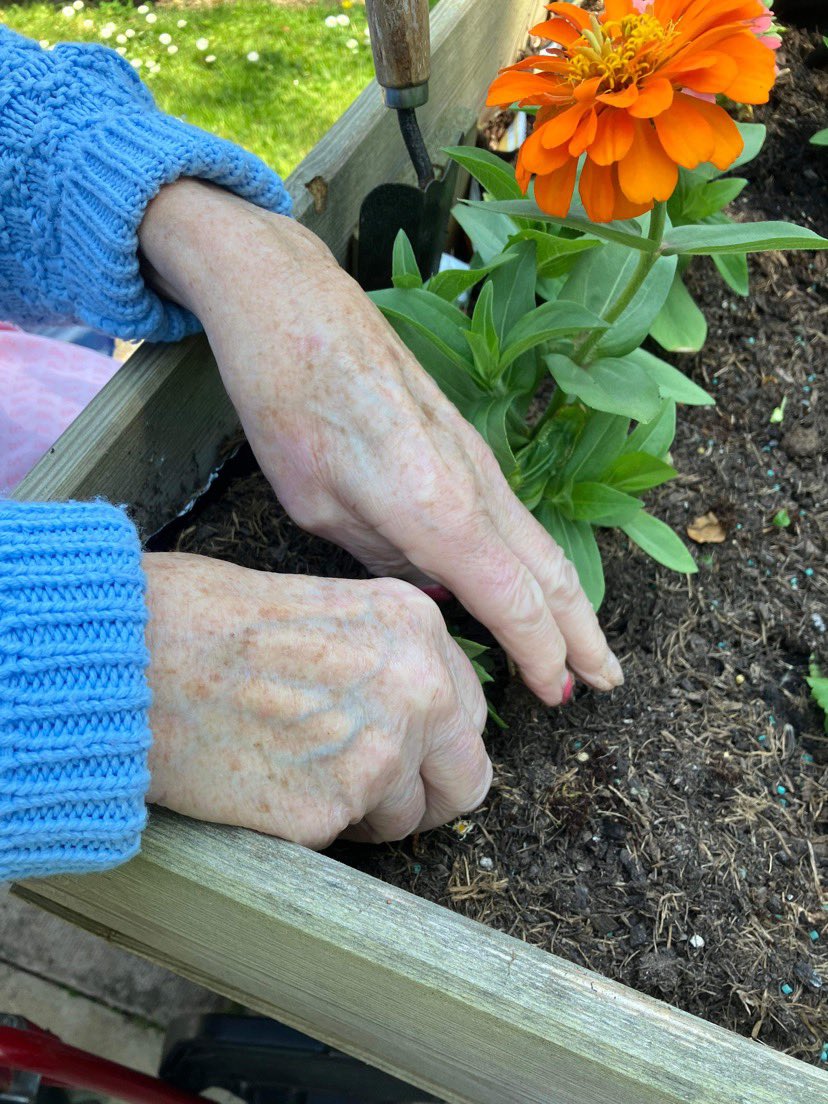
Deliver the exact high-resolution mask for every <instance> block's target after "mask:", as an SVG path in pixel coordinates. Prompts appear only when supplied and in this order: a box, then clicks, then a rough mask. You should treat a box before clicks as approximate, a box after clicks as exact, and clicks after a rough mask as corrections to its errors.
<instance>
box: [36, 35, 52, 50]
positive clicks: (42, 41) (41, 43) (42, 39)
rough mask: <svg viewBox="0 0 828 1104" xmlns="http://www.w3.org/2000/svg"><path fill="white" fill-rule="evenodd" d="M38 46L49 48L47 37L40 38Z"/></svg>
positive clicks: (42, 48) (43, 48) (44, 48)
mask: <svg viewBox="0 0 828 1104" xmlns="http://www.w3.org/2000/svg"><path fill="white" fill-rule="evenodd" d="M38 46H39V47H40V48H41V50H48V49H49V39H48V38H41V40H40V42H38Z"/></svg>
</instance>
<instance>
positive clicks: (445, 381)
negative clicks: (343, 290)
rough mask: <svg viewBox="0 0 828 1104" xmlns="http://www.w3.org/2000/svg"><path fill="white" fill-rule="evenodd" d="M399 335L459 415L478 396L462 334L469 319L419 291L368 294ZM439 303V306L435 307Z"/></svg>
mask: <svg viewBox="0 0 828 1104" xmlns="http://www.w3.org/2000/svg"><path fill="white" fill-rule="evenodd" d="M370 298H371V299H372V300H373V301H374V302H375V303H376V304H377V306H378V307H379V308H380V310H381V311H382V312H383V314H384V315H385V317H386V318H387V319H388V321H389V322H390V323H391V325H392V326H393V327H394V329H395V330H396V331H397V333H398V334H399V336H400V337H401V338H402V340H403V341H404V342H405V344H406V345H407V347H408V348H409V349H410V350H411V352H412V353H413V354H414V356H415V357H416V358H417V360H418V361H419V362H420V364H421V365H422V366H423V368H425V370H426V371H427V372H428V374H429V375H430V376H431V377H432V379H433V380H434V381H435V382H436V383H437V385H438V386H439V387H440V389H441V390H442V391H443V393H444V394H445V395H446V396H447V397H448V398H449V399H451V401H452V402H453V403H454V405H455V406H456V407H457V408H458V410H459V411H460V413H461V414H465V412H466V410H467V409H468V408H469V406H470V405H471V404H473V403H475V402H477V401H478V400H479V399H480V398H481V397H482V392H481V390H480V388H479V387H478V385H477V384H476V383H475V381H474V379H473V372H474V366H473V363H472V360H471V359H470V351H469V348H468V345H467V343H466V340H465V337H464V334H465V332H466V331H467V330H468V327H469V319H468V318H467V317H466V315H465V314H463V313H462V311H459V310H457V309H456V308H455V307H452V306H451V305H450V304H449V303H445V302H444V301H443V300H442V299H440V298H439V296H437V295H432V294H431V293H430V292H427V291H425V290H423V289H420V288H411V289H407V290H404V289H402V288H387V289H385V290H384V291H375V292H371V295H370ZM438 304H439V306H438Z"/></svg>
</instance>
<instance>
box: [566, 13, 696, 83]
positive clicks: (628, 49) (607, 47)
mask: <svg viewBox="0 0 828 1104" xmlns="http://www.w3.org/2000/svg"><path fill="white" fill-rule="evenodd" d="M590 22H591V24H592V26H591V28H590V29H589V30H585V31H584V32H583V34H582V35H581V37H580V38H579V39H578V40H577V42H574V43H573V44H572V46H571V47H570V49H569V80H570V82H571V83H572V84H573V85H575V84H580V83H581V82H582V81H587V80H591V79H593V78H595V77H601V78H602V88H603V91H605V92H615V91H618V90H619V89H621V88H626V87H627V86H628V85H630V84H635V83H636V82H637V81H640V80H642V79H643V78H644V77H648V76H649V75H650V74H651V73H653V72H655V70H656V69H657V68H658V67H659V65H660V64H661V63H662V62H663V60H664V55H665V53H666V51H667V48H668V47H669V46H670V44H671V42H672V41H673V39H674V38H675V36H676V33H677V32H676V31H675V29H674V28H673V27H665V26H664V25H663V24H662V23H660V22H659V21H658V19H656V17H655V16H654V15H650V14H649V13H642V14H636V15H625V16H624V18H623V19H619V20H613V21H611V22H606V23H599V21H598V19H597V18H596V16H594V15H593V16H591V19H590Z"/></svg>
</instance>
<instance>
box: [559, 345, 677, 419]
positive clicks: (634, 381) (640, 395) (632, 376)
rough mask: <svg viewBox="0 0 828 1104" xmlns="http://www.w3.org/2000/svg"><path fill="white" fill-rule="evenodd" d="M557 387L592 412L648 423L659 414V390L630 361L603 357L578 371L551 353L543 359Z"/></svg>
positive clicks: (640, 369)
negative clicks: (584, 404)
mask: <svg viewBox="0 0 828 1104" xmlns="http://www.w3.org/2000/svg"><path fill="white" fill-rule="evenodd" d="M544 359H545V362H546V366H547V368H548V369H549V371H550V373H551V375H552V376H553V378H554V380H555V382H556V383H557V384H558V386H559V387H560V388H561V389H562V390H563V391H564V392H565V393H566V394H567V395H571V396H574V397H575V398H577V399H580V400H581V402H584V403H586V405H587V406H589V407H591V408H592V409H593V410H603V411H604V412H605V413H607V414H621V415H624V416H625V417H629V418H635V420H636V421H639V422H649V421H650V420H651V419H652V418H655V417H656V415H657V414H658V412H659V394H658V387H657V385H656V384H655V383H654V382H653V380H652V379H651V378H650V375H649V374H648V372H647V370H646V369H645V368H642V367H641V366H640V365H639V364H637V363H636V362H635V361H633V360H631V359H630V358H629V357H628V358H626V359H624V360H618V359H615V358H612V357H605V358H604V359H602V360H595V361H593V362H592V363H591V364H590V365H589V366H588V368H581V367H580V366H579V365H578V364H576V363H575V362H574V361H573V360H570V358H569V357H567V356H563V354H561V353H553V354H552V355H551V356H547V357H545V358H544Z"/></svg>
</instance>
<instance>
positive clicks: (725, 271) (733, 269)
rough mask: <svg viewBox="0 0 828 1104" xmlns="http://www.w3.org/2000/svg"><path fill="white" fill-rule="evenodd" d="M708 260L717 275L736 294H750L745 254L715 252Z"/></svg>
mask: <svg viewBox="0 0 828 1104" xmlns="http://www.w3.org/2000/svg"><path fill="white" fill-rule="evenodd" d="M710 260H711V261H712V262H713V264H714V265H715V266H716V268H717V269H718V271H719V275H720V276H721V278H722V279H723V280H724V282H725V283H726V284H727V286H728V287H729V288H731V289H732V290H733V291H735V292H736V294H737V295H750V275H749V273H748V263H747V254H745V253H717V254H716V256H714V257H711V258H710Z"/></svg>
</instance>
